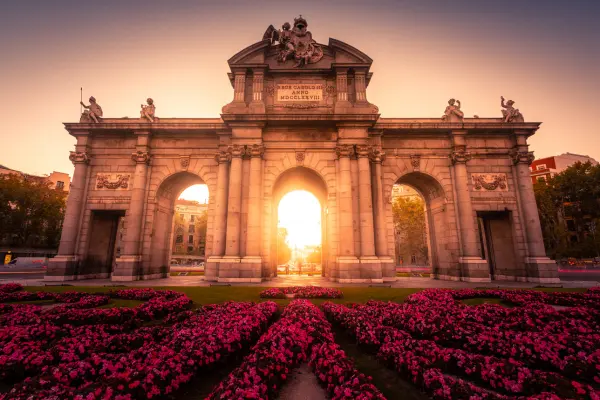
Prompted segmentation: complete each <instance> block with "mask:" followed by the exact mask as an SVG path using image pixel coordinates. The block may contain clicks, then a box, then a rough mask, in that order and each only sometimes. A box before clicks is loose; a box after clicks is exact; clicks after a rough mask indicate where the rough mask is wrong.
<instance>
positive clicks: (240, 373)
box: [209, 300, 384, 400]
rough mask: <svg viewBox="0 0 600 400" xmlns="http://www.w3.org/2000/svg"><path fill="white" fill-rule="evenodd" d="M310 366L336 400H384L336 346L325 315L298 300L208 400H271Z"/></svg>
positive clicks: (314, 307)
mask: <svg viewBox="0 0 600 400" xmlns="http://www.w3.org/2000/svg"><path fill="white" fill-rule="evenodd" d="M304 362H309V365H310V366H311V368H312V369H313V371H314V373H315V375H316V377H317V380H318V381H319V382H320V383H321V384H322V385H323V386H324V387H325V389H326V391H327V394H328V395H329V397H330V398H332V399H347V400H350V399H361V400H366V399H384V397H383V395H382V394H381V392H379V390H377V388H375V386H373V384H371V383H370V378H368V377H366V376H364V375H363V374H360V373H359V372H358V371H357V370H356V369H355V368H354V365H353V363H352V362H351V361H350V360H349V359H348V358H347V357H346V354H345V353H344V352H343V351H342V350H341V349H340V348H339V346H337V345H336V344H335V343H334V338H333V333H332V332H331V326H330V324H329V322H328V321H327V320H326V319H325V316H324V315H323V313H322V312H321V311H320V310H319V309H318V307H316V306H315V305H313V304H312V303H310V302H309V301H307V300H294V301H292V302H291V303H290V305H289V306H287V307H286V308H285V310H284V312H283V315H282V317H281V319H280V320H279V321H278V322H276V323H275V324H273V326H271V328H270V329H269V331H268V332H267V333H266V334H265V335H263V336H262V337H261V339H260V340H259V342H258V343H257V344H256V345H255V346H254V347H253V349H252V353H251V354H250V355H249V356H248V357H246V358H245V359H244V361H243V363H242V364H241V365H240V366H239V367H238V368H236V369H235V370H234V371H233V372H232V373H231V374H230V375H229V376H228V377H227V378H226V379H225V380H224V381H222V382H221V384H220V385H219V386H218V387H217V388H216V389H215V390H214V391H213V392H212V393H211V394H210V396H209V399H213V400H216V399H223V400H224V399H270V398H276V397H277V393H278V392H279V390H280V389H281V387H282V386H283V384H284V383H285V382H286V381H287V379H288V378H289V376H290V374H291V373H293V370H294V368H296V367H297V366H299V365H300V364H302V363H304Z"/></svg>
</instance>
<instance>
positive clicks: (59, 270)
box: [44, 256, 79, 282]
mask: <svg viewBox="0 0 600 400" xmlns="http://www.w3.org/2000/svg"><path fill="white" fill-rule="evenodd" d="M78 261H79V260H78V259H77V256H56V257H53V258H51V259H50V260H48V268H47V269H46V276H44V280H45V281H48V282H64V281H73V280H75V279H77V278H76V277H77V275H76V274H75V271H77V263H78Z"/></svg>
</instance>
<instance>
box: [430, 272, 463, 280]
mask: <svg viewBox="0 0 600 400" xmlns="http://www.w3.org/2000/svg"><path fill="white" fill-rule="evenodd" d="M429 278H430V279H439V280H440V281H460V276H454V275H445V274H436V273H431V274H430V275H429Z"/></svg>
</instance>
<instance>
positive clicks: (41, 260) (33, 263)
mask: <svg viewBox="0 0 600 400" xmlns="http://www.w3.org/2000/svg"><path fill="white" fill-rule="evenodd" d="M4 267H5V268H15V269H20V268H41V269H46V268H48V257H17V258H15V259H14V260H12V261H10V262H9V263H8V264H6V265H4Z"/></svg>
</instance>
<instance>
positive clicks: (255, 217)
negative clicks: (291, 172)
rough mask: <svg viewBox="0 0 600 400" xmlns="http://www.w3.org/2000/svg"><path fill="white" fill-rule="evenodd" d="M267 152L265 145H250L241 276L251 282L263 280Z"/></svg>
mask: <svg viewBox="0 0 600 400" xmlns="http://www.w3.org/2000/svg"><path fill="white" fill-rule="evenodd" d="M264 152H265V149H264V147H263V145H260V144H253V145H252V146H248V148H247V153H248V155H249V156H250V157H251V158H250V182H249V186H250V188H249V194H248V197H249V204H248V229H247V237H246V254H245V255H244V258H243V259H242V265H241V271H240V273H241V276H240V277H241V278H248V279H249V280H250V282H253V281H256V282H260V281H261V276H262V273H261V266H262V258H261V256H260V244H261V238H262V235H261V219H262V196H261V193H262V157H263V154H264Z"/></svg>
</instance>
